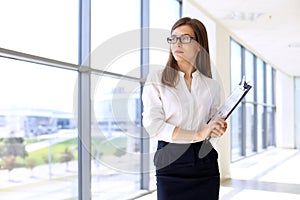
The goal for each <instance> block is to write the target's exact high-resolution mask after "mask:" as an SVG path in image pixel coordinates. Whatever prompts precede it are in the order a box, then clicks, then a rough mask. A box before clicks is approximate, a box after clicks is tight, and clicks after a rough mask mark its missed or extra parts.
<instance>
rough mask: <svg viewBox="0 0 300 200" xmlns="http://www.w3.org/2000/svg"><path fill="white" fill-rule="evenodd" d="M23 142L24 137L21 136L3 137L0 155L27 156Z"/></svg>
mask: <svg viewBox="0 0 300 200" xmlns="http://www.w3.org/2000/svg"><path fill="white" fill-rule="evenodd" d="M23 142H24V139H23V138H21V137H10V138H5V139H4V142H3V144H2V145H1V146H0V150H1V151H0V157H6V156H14V157H17V156H20V157H21V158H25V157H26V156H28V153H27V151H26V149H25V145H24V144H23Z"/></svg>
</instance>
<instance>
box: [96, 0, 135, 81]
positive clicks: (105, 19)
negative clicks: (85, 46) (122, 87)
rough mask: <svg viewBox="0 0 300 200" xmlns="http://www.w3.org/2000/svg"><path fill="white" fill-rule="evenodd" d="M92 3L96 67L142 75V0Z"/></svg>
mask: <svg viewBox="0 0 300 200" xmlns="http://www.w3.org/2000/svg"><path fill="white" fill-rule="evenodd" d="M91 5H92V7H91V66H92V68H94V69H98V70H103V71H107V72H114V73H117V74H122V75H129V76H135V77H140V73H139V69H140V67H139V66H140V47H141V45H140V24H141V17H140V16H141V1H140V0H128V1H119V0H110V1H106V2H105V4H104V3H103V2H102V1H98V0H92V1H91ZM129 10H130V11H129Z"/></svg>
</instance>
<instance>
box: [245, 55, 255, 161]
mask: <svg viewBox="0 0 300 200" xmlns="http://www.w3.org/2000/svg"><path fill="white" fill-rule="evenodd" d="M244 62H245V70H244V71H245V80H246V81H248V82H249V84H253V79H254V72H253V70H254V56H253V54H252V53H251V52H250V51H247V50H245V61H244ZM245 99H246V103H245V104H244V106H245V113H244V115H245V121H244V123H245V129H244V131H245V132H246V133H245V137H246V138H245V140H246V155H250V154H252V153H253V152H255V150H256V131H255V130H254V124H255V121H254V104H253V102H254V91H253V89H252V90H250V91H249V92H248V94H247V96H246V97H245Z"/></svg>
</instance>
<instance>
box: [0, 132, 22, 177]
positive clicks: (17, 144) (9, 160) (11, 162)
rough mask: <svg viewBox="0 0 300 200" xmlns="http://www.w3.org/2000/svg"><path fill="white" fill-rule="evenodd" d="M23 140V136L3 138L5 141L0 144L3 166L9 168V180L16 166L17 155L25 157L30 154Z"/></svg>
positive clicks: (0, 156)
mask: <svg viewBox="0 0 300 200" xmlns="http://www.w3.org/2000/svg"><path fill="white" fill-rule="evenodd" d="M23 142H24V139H23V138H22V137H9V138H5V139H3V142H2V144H1V145H0V158H2V168H4V169H7V170H8V176H9V180H11V178H10V172H11V171H12V170H13V169H14V168H15V166H16V157H17V156H20V157H21V158H25V157H26V156H27V155H28V153H27V151H26V149H25V145H24V144H23Z"/></svg>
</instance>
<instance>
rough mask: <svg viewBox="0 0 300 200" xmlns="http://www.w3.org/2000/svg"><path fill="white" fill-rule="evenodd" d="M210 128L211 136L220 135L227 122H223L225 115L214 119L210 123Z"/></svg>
mask: <svg viewBox="0 0 300 200" xmlns="http://www.w3.org/2000/svg"><path fill="white" fill-rule="evenodd" d="M210 130H211V131H210V132H211V133H210V136H211V137H215V138H216V137H221V136H222V135H223V134H224V133H225V131H226V130H227V122H225V117H220V118H217V119H216V120H214V121H213V122H212V123H211V124H210Z"/></svg>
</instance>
